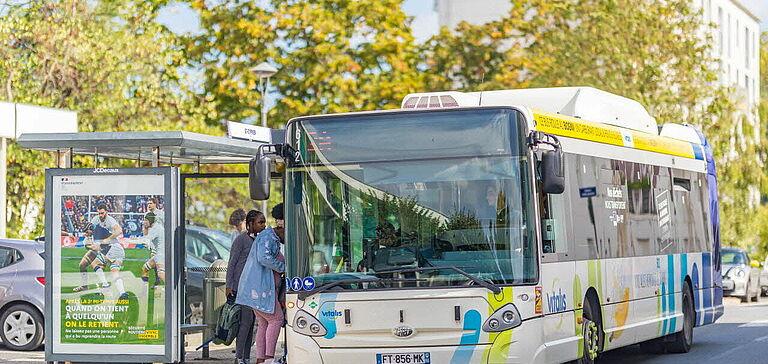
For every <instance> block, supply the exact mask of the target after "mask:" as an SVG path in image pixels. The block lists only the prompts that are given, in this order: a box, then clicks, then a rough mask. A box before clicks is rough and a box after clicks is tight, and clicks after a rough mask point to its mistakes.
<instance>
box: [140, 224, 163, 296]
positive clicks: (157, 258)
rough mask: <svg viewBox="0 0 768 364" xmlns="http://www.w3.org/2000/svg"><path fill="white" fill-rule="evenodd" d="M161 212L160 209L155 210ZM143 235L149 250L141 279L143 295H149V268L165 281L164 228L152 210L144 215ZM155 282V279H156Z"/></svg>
mask: <svg viewBox="0 0 768 364" xmlns="http://www.w3.org/2000/svg"><path fill="white" fill-rule="evenodd" d="M157 211H160V212H162V210H157ZM143 227H144V237H145V238H146V239H147V247H148V248H149V251H150V257H149V260H147V261H146V262H145V263H144V266H142V267H141V280H142V281H143V283H144V297H147V296H149V270H150V269H156V270H157V278H159V280H161V281H162V282H163V283H165V229H163V225H162V224H161V223H160V222H159V221H158V219H157V215H155V213H154V212H148V213H147V214H146V215H144V222H143ZM156 282H157V279H156Z"/></svg>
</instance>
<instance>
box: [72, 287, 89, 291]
mask: <svg viewBox="0 0 768 364" xmlns="http://www.w3.org/2000/svg"><path fill="white" fill-rule="evenodd" d="M86 289H88V286H78V287H75V288H72V292H82V291H85V290H86Z"/></svg>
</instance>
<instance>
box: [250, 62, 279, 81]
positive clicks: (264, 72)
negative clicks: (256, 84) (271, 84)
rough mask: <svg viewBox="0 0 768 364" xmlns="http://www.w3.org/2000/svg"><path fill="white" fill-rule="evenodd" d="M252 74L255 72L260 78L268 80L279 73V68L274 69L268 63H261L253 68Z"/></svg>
mask: <svg viewBox="0 0 768 364" xmlns="http://www.w3.org/2000/svg"><path fill="white" fill-rule="evenodd" d="M251 72H253V73H254V74H255V75H256V76H258V77H259V78H266V77H272V75H274V74H275V73H277V68H275V67H273V66H272V65H270V64H269V63H267V62H261V63H259V64H258V65H257V66H256V67H253V68H251Z"/></svg>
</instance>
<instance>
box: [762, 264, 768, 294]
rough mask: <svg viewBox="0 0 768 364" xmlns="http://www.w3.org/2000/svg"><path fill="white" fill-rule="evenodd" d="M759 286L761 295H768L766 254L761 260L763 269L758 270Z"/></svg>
mask: <svg viewBox="0 0 768 364" xmlns="http://www.w3.org/2000/svg"><path fill="white" fill-rule="evenodd" d="M760 286H761V287H760V288H761V291H762V294H763V296H768V256H766V257H765V261H764V262H763V270H762V271H761V272H760Z"/></svg>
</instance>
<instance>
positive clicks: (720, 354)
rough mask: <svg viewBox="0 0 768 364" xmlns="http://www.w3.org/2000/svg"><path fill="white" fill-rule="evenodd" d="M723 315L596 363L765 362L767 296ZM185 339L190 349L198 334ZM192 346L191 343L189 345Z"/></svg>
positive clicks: (7, 358) (39, 357) (31, 357)
mask: <svg viewBox="0 0 768 364" xmlns="http://www.w3.org/2000/svg"><path fill="white" fill-rule="evenodd" d="M725 305H726V307H725V314H724V315H723V317H721V318H720V319H719V320H718V321H717V323H715V324H714V325H708V326H704V327H699V328H696V329H695V330H694V332H693V347H692V348H691V351H690V352H689V353H687V354H660V355H653V354H644V353H643V352H642V351H640V348H639V347H638V345H634V346H630V347H625V348H621V349H616V350H613V351H610V352H607V353H604V354H603V356H602V358H601V360H600V361H599V362H600V363H622V364H624V363H636V364H660V363H670V364H684V363H697V364H698V363H728V364H736V363H768V298H765V297H763V301H762V302H760V303H749V304H742V303H739V302H738V300H735V299H729V298H726V301H725ZM198 336H199V334H198V335H192V336H190V337H189V339H188V344H189V346H188V349H189V350H192V349H194V347H195V346H197V345H196V344H198V343H199V341H200V339H201V338H200V337H198ZM193 345H194V346H193ZM233 347H234V346H230V347H226V346H219V347H212V350H211V357H212V359H213V360H200V352H190V353H188V354H187V362H188V363H195V364H208V363H230V362H231V361H232V358H234V355H233V354H232V349H233ZM44 360H45V353H44V352H43V350H42V349H41V350H37V351H32V352H15V351H9V350H6V349H5V347H4V346H3V344H2V343H1V342H0V363H45V361H44Z"/></svg>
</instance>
